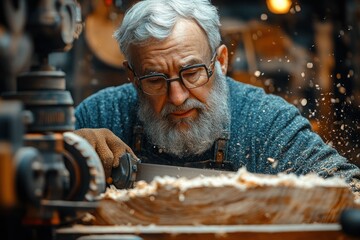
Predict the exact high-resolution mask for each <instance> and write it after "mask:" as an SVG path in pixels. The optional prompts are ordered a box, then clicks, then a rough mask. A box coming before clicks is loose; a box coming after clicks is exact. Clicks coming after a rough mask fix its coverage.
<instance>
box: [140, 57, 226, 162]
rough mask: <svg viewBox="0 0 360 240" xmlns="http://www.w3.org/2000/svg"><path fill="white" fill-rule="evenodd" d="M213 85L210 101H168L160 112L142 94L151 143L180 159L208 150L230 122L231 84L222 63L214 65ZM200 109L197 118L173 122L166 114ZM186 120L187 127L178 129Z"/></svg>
mask: <svg viewBox="0 0 360 240" xmlns="http://www.w3.org/2000/svg"><path fill="white" fill-rule="evenodd" d="M215 68H216V71H215V79H214V86H213V89H212V90H211V92H210V94H209V98H208V101H207V104H204V103H201V102H200V101H198V100H196V99H188V100H186V101H185V102H184V104H182V105H181V106H174V105H172V104H166V105H165V106H164V108H163V109H162V111H161V112H160V114H156V113H155V112H154V111H153V108H152V106H151V105H150V104H149V102H148V101H147V100H146V98H145V96H144V94H143V93H139V99H140V100H139V101H140V108H139V112H138V116H139V119H140V120H141V121H142V123H143V124H144V131H145V133H146V134H147V136H148V137H149V139H150V141H151V143H152V144H154V145H157V146H158V147H160V148H162V149H163V150H164V152H166V153H169V154H173V155H175V156H177V157H179V158H181V157H185V156H189V155H198V154H201V153H203V152H205V151H206V150H208V149H209V148H210V147H211V146H212V145H213V144H214V142H215V141H216V140H217V139H218V138H219V137H220V136H221V134H222V131H223V127H224V125H225V124H228V123H229V121H230V113H229V107H228V101H227V100H228V92H229V89H228V86H227V84H226V76H225V75H223V74H222V72H221V67H220V64H219V63H218V62H217V63H216V65H215ZM191 108H197V109H198V112H199V116H198V118H196V119H182V120H178V121H177V122H175V121H173V120H172V121H171V120H170V119H168V118H166V116H167V115H168V114H169V113H171V112H174V111H179V110H188V109H191ZM180 122H185V123H187V125H188V126H189V128H187V129H186V130H180V129H179V128H177V125H178V123H180Z"/></svg>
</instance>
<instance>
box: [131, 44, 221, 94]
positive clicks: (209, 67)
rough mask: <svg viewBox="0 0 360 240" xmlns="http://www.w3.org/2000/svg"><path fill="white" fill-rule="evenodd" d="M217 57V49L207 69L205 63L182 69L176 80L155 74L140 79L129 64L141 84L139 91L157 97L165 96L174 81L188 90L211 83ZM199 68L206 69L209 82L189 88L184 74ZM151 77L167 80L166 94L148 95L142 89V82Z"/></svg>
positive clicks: (161, 74)
mask: <svg viewBox="0 0 360 240" xmlns="http://www.w3.org/2000/svg"><path fill="white" fill-rule="evenodd" d="M216 56H217V49H216V50H215V52H214V54H213V56H212V58H211V60H210V64H209V66H208V67H207V66H206V65H205V64H204V63H199V64H194V65H190V66H187V67H184V68H182V69H180V71H179V77H176V78H167V76H166V75H165V74H163V73H155V74H149V75H145V76H141V77H138V76H137V75H136V73H135V71H134V69H133V68H132V67H131V65H130V64H128V68H129V69H130V71H132V72H133V74H134V76H135V78H136V79H137V81H138V82H139V89H140V90H141V91H142V92H143V93H145V94H147V95H151V96H156V95H159V96H160V95H165V94H166V93H167V91H168V89H169V87H168V86H169V84H170V83H171V82H173V81H179V80H180V82H181V83H182V85H184V86H185V87H186V88H187V89H194V88H198V87H201V86H204V85H205V84H206V83H208V82H209V80H210V77H211V76H212V75H213V74H214V71H213V68H214V63H215V58H216ZM198 67H204V68H205V70H206V73H207V81H206V82H204V83H203V84H201V85H199V86H194V87H191V88H189V87H187V86H186V85H185V83H184V81H183V79H182V72H184V71H186V70H189V69H192V68H198ZM150 77H162V78H164V79H165V80H166V82H167V84H166V93H160V94H151V93H147V92H145V91H144V90H143V89H142V86H141V82H142V80H144V79H147V78H150Z"/></svg>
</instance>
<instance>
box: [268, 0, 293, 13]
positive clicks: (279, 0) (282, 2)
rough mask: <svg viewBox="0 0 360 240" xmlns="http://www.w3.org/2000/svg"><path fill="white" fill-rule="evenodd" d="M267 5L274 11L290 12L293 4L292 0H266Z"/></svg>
mask: <svg viewBox="0 0 360 240" xmlns="http://www.w3.org/2000/svg"><path fill="white" fill-rule="evenodd" d="M266 5H267V7H268V8H269V10H270V11H271V12H272V13H275V14H285V13H288V12H289V10H290V7H291V5H292V1H291V0H266Z"/></svg>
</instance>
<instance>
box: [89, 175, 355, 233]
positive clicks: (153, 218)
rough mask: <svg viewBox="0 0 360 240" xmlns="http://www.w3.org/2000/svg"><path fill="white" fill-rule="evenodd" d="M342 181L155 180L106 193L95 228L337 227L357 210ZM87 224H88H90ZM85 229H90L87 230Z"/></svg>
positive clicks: (243, 177) (308, 178)
mask: <svg viewBox="0 0 360 240" xmlns="http://www.w3.org/2000/svg"><path fill="white" fill-rule="evenodd" d="M354 207H358V205H356V204H355V202H354V195H353V193H352V192H351V191H350V189H349V187H348V185H347V184H345V183H344V182H343V181H342V180H341V179H326V180H325V179H322V178H320V177H317V176H315V175H309V176H302V177H297V176H295V175H288V174H283V175H278V176H272V175H259V174H251V173H249V172H246V171H245V170H242V171H239V172H238V173H236V174H229V175H226V176H217V177H199V178H195V179H177V178H171V177H162V178H157V179H155V180H154V181H153V182H151V183H149V184H147V183H144V182H143V183H139V184H138V186H136V187H135V188H134V189H129V190H118V189H108V190H107V192H106V193H105V194H104V196H103V198H102V199H101V201H100V204H99V207H98V208H97V209H96V211H95V212H93V213H92V214H93V219H92V220H91V221H90V224H92V225H144V226H146V225H157V226H162V225H167V226H172V225H186V226H191V225H195V226H198V225H243V224H248V225H250V224H304V223H336V222H337V221H338V218H339V215H340V213H341V211H342V210H343V209H345V208H354ZM88 223H89V222H88ZM88 223H87V224H88Z"/></svg>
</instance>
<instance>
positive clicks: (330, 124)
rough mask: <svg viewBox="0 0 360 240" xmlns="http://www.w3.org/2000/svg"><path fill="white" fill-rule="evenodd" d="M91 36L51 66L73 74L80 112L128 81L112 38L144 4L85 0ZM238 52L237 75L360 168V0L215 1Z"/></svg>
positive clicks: (233, 57)
mask: <svg viewBox="0 0 360 240" xmlns="http://www.w3.org/2000/svg"><path fill="white" fill-rule="evenodd" d="M78 2H79V3H80V4H81V8H82V14H83V18H84V19H83V20H84V24H83V31H82V33H81V35H80V36H79V38H78V39H77V40H76V41H75V42H74V44H73V46H72V48H71V49H70V50H69V51H66V52H54V53H51V54H50V55H49V62H50V63H51V64H52V65H54V66H56V68H57V69H61V70H63V71H64V72H66V86H67V89H68V90H69V91H70V92H71V94H72V97H73V99H74V103H75V106H76V105H77V104H79V103H80V102H81V101H82V100H83V99H84V98H86V97H87V96H89V95H91V94H92V93H94V92H96V91H98V90H100V89H102V88H105V87H108V86H114V85H119V84H123V83H125V82H127V80H126V79H127V78H126V76H125V71H124V69H123V67H122V61H123V60H124V58H123V56H122V54H121V53H120V50H119V48H118V46H117V44H116V42H115V40H114V39H112V33H113V31H114V30H115V29H116V27H117V26H118V25H119V24H120V23H121V20H122V17H123V13H124V11H126V9H128V8H129V7H130V6H131V5H132V4H134V3H135V2H137V1H135V0H134V1H131V0H127V1H126V0H123V1H121V0H91V1H84V0H83V1H78ZM212 2H213V3H214V4H215V5H216V6H217V7H218V9H219V12H220V15H221V21H222V27H221V33H222V36H223V42H224V43H225V44H226V45H227V46H228V48H229V50H230V56H229V60H230V66H229V75H230V76H231V77H233V78H234V79H236V80H238V81H241V82H246V83H249V84H252V85H256V86H260V87H262V88H264V89H265V91H267V92H268V93H271V94H276V95H280V96H282V97H283V98H285V99H286V100H287V101H289V102H290V103H292V104H294V105H295V106H297V107H298V108H299V110H300V111H301V113H302V114H303V115H304V116H305V117H307V118H308V119H309V120H310V121H311V124H312V126H313V128H314V130H315V131H316V132H318V133H319V134H320V136H321V137H322V138H323V139H324V140H325V141H326V142H327V143H328V144H330V145H332V146H334V147H335V148H336V149H337V150H338V151H339V152H340V153H341V154H342V155H344V156H346V157H347V158H348V159H350V160H351V161H352V162H354V163H356V164H357V165H360V145H359V144H360V143H359V141H360V126H359V120H360V80H359V71H360V42H359V41H358V38H359V35H360V25H359V23H360V0H344V1H338V0H327V1H325V0H317V1H310V0H298V1H295V0H251V1H250V0H213V1H212Z"/></svg>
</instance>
